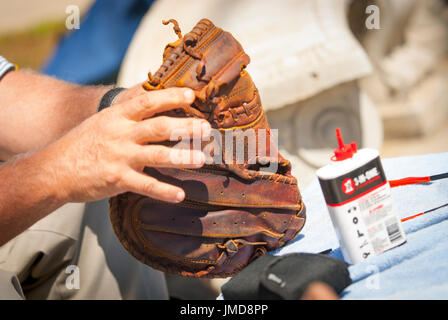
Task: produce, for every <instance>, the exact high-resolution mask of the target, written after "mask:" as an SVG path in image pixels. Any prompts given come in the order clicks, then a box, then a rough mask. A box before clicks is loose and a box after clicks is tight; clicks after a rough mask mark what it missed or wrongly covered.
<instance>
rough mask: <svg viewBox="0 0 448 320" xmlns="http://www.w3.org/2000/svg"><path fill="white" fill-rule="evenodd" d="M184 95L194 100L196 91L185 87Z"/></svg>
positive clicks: (189, 99)
mask: <svg viewBox="0 0 448 320" xmlns="http://www.w3.org/2000/svg"><path fill="white" fill-rule="evenodd" d="M184 97H185V99H187V100H188V101H193V100H194V98H195V95H194V92H193V90H191V89H185V90H184Z"/></svg>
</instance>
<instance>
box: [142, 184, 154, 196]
mask: <svg viewBox="0 0 448 320" xmlns="http://www.w3.org/2000/svg"><path fill="white" fill-rule="evenodd" d="M142 189H143V191H144V192H145V193H152V192H153V191H154V189H155V183H154V182H153V181H146V182H145V183H143V185H142Z"/></svg>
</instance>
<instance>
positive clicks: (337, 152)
mask: <svg viewBox="0 0 448 320" xmlns="http://www.w3.org/2000/svg"><path fill="white" fill-rule="evenodd" d="M336 138H337V139H338V144H339V148H338V149H334V156H333V157H331V160H333V161H342V160H346V159H348V158H351V157H353V155H354V154H355V153H356V152H357V151H358V146H357V145H356V142H352V143H350V144H344V141H342V135H341V130H339V128H336Z"/></svg>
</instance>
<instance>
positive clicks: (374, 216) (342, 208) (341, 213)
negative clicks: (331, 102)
mask: <svg viewBox="0 0 448 320" xmlns="http://www.w3.org/2000/svg"><path fill="white" fill-rule="evenodd" d="M336 136H337V139H338V144H339V149H336V150H334V156H333V157H332V159H331V160H332V162H331V163H330V164H328V165H327V166H325V167H322V168H320V169H319V170H318V171H317V173H316V174H317V176H318V178H319V182H320V185H321V188H322V192H323V194H324V197H325V201H326V203H327V208H328V211H329V213H330V217H331V220H332V222H333V225H334V227H335V230H336V234H337V236H338V239H339V242H340V245H341V251H342V254H343V256H344V260H345V261H346V262H348V263H350V264H356V263H359V262H361V261H364V260H366V259H368V258H369V257H372V256H376V255H378V254H380V253H382V252H384V251H385V250H389V249H392V248H394V247H396V246H398V245H401V244H403V243H404V242H406V236H405V234H404V232H403V228H402V226H401V221H400V219H399V218H398V216H397V215H396V211H395V207H394V204H393V201H392V196H391V192H390V186H389V183H388V181H387V179H386V176H385V174H384V171H383V167H382V165H381V160H380V157H379V152H378V151H377V150H374V149H361V150H357V146H356V143H355V142H352V143H350V144H348V145H344V143H343V141H342V136H341V133H340V130H339V128H338V129H336Z"/></svg>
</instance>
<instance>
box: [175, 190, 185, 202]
mask: <svg viewBox="0 0 448 320" xmlns="http://www.w3.org/2000/svg"><path fill="white" fill-rule="evenodd" d="M184 198H185V192H183V191H179V192H178V193H177V196H176V200H177V201H178V202H181V201H183V200H184Z"/></svg>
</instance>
